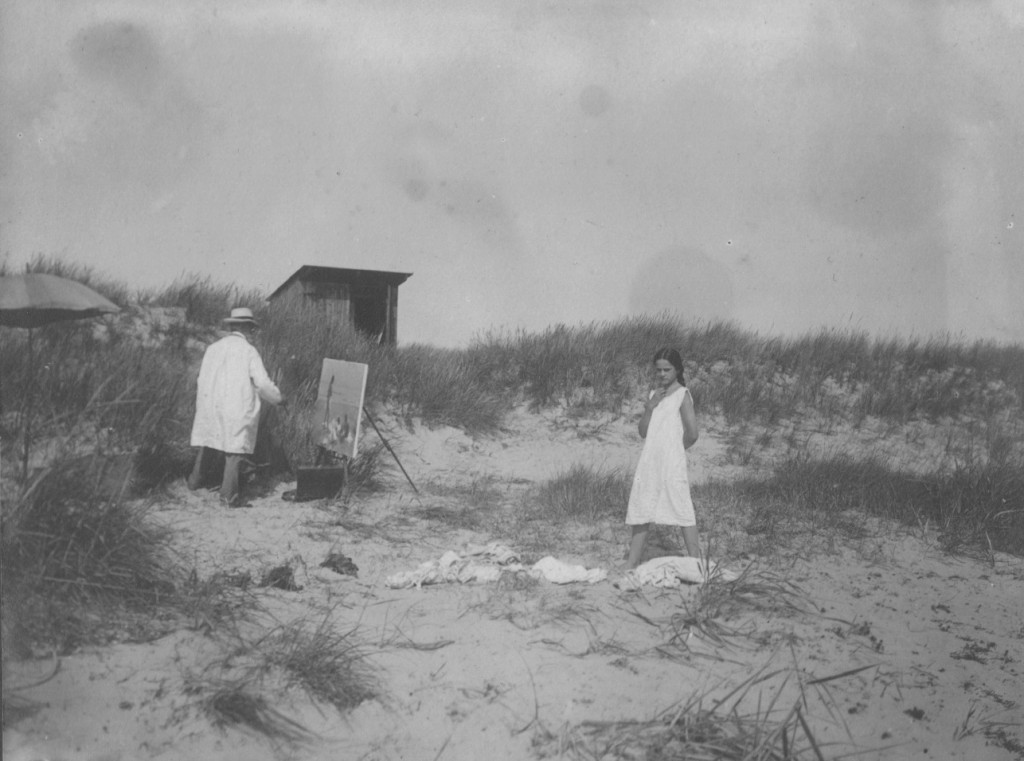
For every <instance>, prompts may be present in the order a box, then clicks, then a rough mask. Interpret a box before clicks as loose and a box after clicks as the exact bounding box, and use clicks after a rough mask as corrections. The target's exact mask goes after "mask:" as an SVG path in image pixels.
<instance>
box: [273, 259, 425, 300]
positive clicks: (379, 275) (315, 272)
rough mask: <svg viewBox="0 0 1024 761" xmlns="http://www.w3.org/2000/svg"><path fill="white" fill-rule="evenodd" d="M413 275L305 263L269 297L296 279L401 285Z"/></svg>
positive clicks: (275, 294)
mask: <svg viewBox="0 0 1024 761" xmlns="http://www.w3.org/2000/svg"><path fill="white" fill-rule="evenodd" d="M411 275H412V273H411V272H388V271H386V270H355V269H346V268H344V267H319V266H315V265H311V264H304V265H302V266H301V267H299V268H298V269H297V270H295V272H294V273H293V274H292V275H291V277H289V278H288V279H287V280H285V281H284V282H283V283H281V285H279V286H278V287H277V289H276V290H275V291H274V292H273V293H272V294H270V296H268V297H267V299H268V300H270V299H273V298H274V297H276V296H278V295H279V294H280V293H281V292H282V291H284V290H285V289H286V288H287V287H288V286H289V285H291V284H292V283H294V282H295V281H296V280H302V281H308V280H315V281H317V282H320V283H353V284H356V285H359V284H362V283H369V282H377V283H381V282H382V283H386V284H387V285H401V284H402V283H404V282H405V281H406V280H408V279H409V277H410V276H411Z"/></svg>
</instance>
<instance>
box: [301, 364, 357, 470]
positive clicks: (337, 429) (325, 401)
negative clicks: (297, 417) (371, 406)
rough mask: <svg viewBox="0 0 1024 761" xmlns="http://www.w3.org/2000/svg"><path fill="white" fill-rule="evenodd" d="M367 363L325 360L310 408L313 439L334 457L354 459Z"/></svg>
mask: <svg viewBox="0 0 1024 761" xmlns="http://www.w3.org/2000/svg"><path fill="white" fill-rule="evenodd" d="M368 369H369V366H368V365H365V364H362V363H361V362H346V361H344V360H341V359H325V360H324V363H323V367H322V368H321V370H320V389H319V391H318V392H317V396H316V404H315V405H314V407H313V424H314V426H315V428H314V431H313V439H314V441H315V442H316V444H317V445H318V446H320V447H323V448H324V449H325V450H327V451H328V452H330V453H332V454H333V455H334V456H335V457H337V458H338V459H342V458H346V459H348V460H354V459H355V458H356V454H357V452H358V447H359V426H360V421H361V420H362V417H363V416H362V410H363V398H364V396H365V394H366V375H367V371H368Z"/></svg>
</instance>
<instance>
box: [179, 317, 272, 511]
mask: <svg viewBox="0 0 1024 761" xmlns="http://www.w3.org/2000/svg"><path fill="white" fill-rule="evenodd" d="M224 322H225V324H226V325H227V326H228V328H229V329H230V330H231V332H230V333H229V334H228V335H226V336H225V337H224V338H221V339H220V340H219V341H217V342H215V343H213V344H211V345H210V346H208V347H207V349H206V353H205V354H204V355H203V364H202V366H201V367H200V369H199V382H198V390H197V394H196V417H195V420H194V422H193V423H192V446H194V447H199V453H198V454H197V455H196V463H195V466H194V467H193V468H192V475H190V476H189V479H188V486H189V488H190V489H198V488H199V487H200V486H201V485H202V480H203V471H204V468H203V459H204V455H206V449H215V450H218V451H220V452H223V453H224V477H223V480H222V481H221V487H220V500H221V503H222V504H226V505H228V506H229V507H237V506H240V505H241V504H242V500H241V495H240V493H239V467H240V465H241V463H242V460H243V459H244V458H245V456H246V455H249V454H252V452H253V450H254V449H255V448H256V431H257V428H258V426H259V422H260V406H261V400H262V401H267V402H270V403H271V404H281V403H282V402H283V401H284V399H283V397H282V396H281V392H280V391H279V390H278V388H277V386H276V385H275V384H274V382H273V381H272V380H270V376H269V375H267V371H266V369H265V368H264V367H263V360H262V359H260V355H259V352H258V351H256V348H255V347H254V346H253V345H252V344H251V343H250V342H249V340H250V338H251V337H252V334H253V333H254V332H255V330H256V328H257V324H256V320H255V319H254V318H253V315H252V310H251V309H247V308H245V307H238V308H235V309H232V310H231V316H230V317H227V318H225V320H224Z"/></svg>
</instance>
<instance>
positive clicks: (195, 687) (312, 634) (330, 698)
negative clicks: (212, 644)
mask: <svg viewBox="0 0 1024 761" xmlns="http://www.w3.org/2000/svg"><path fill="white" fill-rule="evenodd" d="M185 682H186V691H187V692H188V694H190V695H192V696H194V697H195V698H196V700H197V704H198V706H199V708H200V709H201V710H202V711H203V712H204V713H205V714H206V715H207V716H208V717H209V718H210V719H211V721H212V722H213V723H214V724H216V725H218V726H238V727H240V728H243V729H247V730H250V731H252V732H255V733H257V734H261V735H263V736H265V737H267V738H268V739H270V740H272V741H285V742H301V741H305V740H309V739H313V738H314V734H313V733H312V732H310V731H309V730H308V729H307V728H306V727H304V726H303V725H302V724H300V723H299V722H297V721H295V720H294V719H291V718H289V717H288V716H286V715H285V714H284V713H282V712H281V711H279V710H277V709H276V708H272V707H271V706H270V705H269V704H268V702H267V699H266V697H265V695H267V694H274V695H281V694H284V693H285V692H287V691H288V690H290V689H293V688H297V689H299V690H301V691H303V692H304V693H305V694H306V695H307V696H308V697H309V698H310V699H312V700H314V701H316V702H317V703H319V704H323V705H329V706H331V707H333V708H334V709H336V710H337V711H339V712H342V713H343V712H345V711H348V710H350V709H352V708H354V707H356V706H358V705H359V704H360V703H362V702H363V701H366V700H370V699H373V698H375V697H377V695H378V694H379V686H378V681H377V676H376V673H375V671H374V669H373V668H372V666H371V665H370V664H369V663H368V662H367V660H366V657H365V650H364V647H363V644H362V643H361V642H360V640H359V639H358V637H357V631H356V629H355V628H354V627H353V628H350V629H343V628H341V627H339V625H338V622H337V621H336V620H335V619H334V617H333V615H332V613H331V612H328V613H327V614H326V615H325V616H324V618H323V619H322V620H320V621H319V622H318V623H316V624H315V625H311V623H310V622H309V621H308V620H307V619H304V618H298V619H295V620H293V621H291V622H289V623H286V624H281V625H278V626H275V627H273V628H272V629H270V630H269V631H263V630H260V631H258V632H256V633H255V634H253V633H241V632H236V633H235V635H234V637H233V638H232V639H231V640H229V641H228V642H227V643H226V652H225V653H224V654H223V655H221V656H220V657H218V658H217V659H215V660H214V661H213V662H211V663H209V664H208V665H207V666H206V667H205V668H203V669H202V670H201V671H199V672H196V673H189V674H187V675H186V679H185Z"/></svg>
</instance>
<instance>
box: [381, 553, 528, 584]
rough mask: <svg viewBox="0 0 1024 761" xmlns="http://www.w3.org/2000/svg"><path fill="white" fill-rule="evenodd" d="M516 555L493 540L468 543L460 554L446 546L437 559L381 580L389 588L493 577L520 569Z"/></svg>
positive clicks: (462, 582)
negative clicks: (485, 543)
mask: <svg viewBox="0 0 1024 761" xmlns="http://www.w3.org/2000/svg"><path fill="white" fill-rule="evenodd" d="M518 559H519V556H518V555H517V554H516V553H515V552H513V551H512V550H510V549H509V548H508V547H505V546H504V545H501V544H498V543H497V542H491V543H490V544H488V545H485V546H482V547H480V546H474V545H471V546H469V547H468V548H467V550H466V553H465V554H464V555H460V554H459V553H457V552H455V551H453V550H448V551H447V552H445V553H444V554H443V555H442V556H441V557H440V558H438V559H437V560H427V561H426V562H423V563H420V564H419V566H418V567H417V568H416V569H415V570H412V571H399V572H398V573H393V574H391V575H390V576H388V577H387V578H386V579H384V584H385V585H387V586H389V587H391V588H392V589H407V588H409V587H421V586H423V585H424V584H446V583H448V584H450V583H453V582H458V583H460V584H468V583H470V582H474V581H481V582H483V581H497V579H498V577H499V576H501V573H502V571H521V570H523V566H522V565H521V564H519V563H516V562H513V561H517V560H518ZM481 560H482V561H485V562H480V561H481ZM488 560H491V561H493V562H490V563H488V562H486V561H488Z"/></svg>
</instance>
